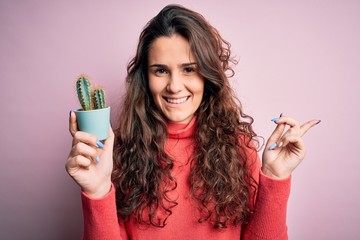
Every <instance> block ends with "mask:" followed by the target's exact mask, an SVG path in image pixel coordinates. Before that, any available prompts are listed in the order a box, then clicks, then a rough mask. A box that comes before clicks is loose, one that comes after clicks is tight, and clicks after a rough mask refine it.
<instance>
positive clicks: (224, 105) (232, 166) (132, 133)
mask: <svg viewBox="0 0 360 240" xmlns="http://www.w3.org/2000/svg"><path fill="white" fill-rule="evenodd" d="M173 34H179V35H181V36H183V37H184V38H185V39H187V40H188V41H189V44H190V47H191V50H192V52H193V54H194V56H195V58H196V61H197V64H198V66H199V73H200V74H201V75H202V76H203V78H204V79H205V84H204V95H203V99H202V102H201V104H200V106H199V108H198V110H197V111H196V115H197V119H196V130H195V136H194V137H195V139H196V141H195V148H194V153H193V155H192V159H191V163H190V164H191V170H190V178H189V181H190V185H191V196H192V198H193V199H195V200H196V202H197V203H198V204H197V206H198V209H199V213H200V215H199V220H198V221H199V222H204V221H207V220H209V221H211V223H212V224H213V226H214V227H215V228H225V227H227V226H228V225H229V223H232V224H234V225H236V224H241V223H246V221H247V220H248V217H249V216H250V214H251V209H250V205H251V204H250V201H251V199H254V196H252V194H255V192H256V189H257V184H256V182H255V181H254V179H253V178H252V177H251V172H250V170H249V168H250V165H251V163H250V161H249V159H248V157H247V154H246V148H253V149H254V147H253V144H252V140H253V139H254V137H255V136H256V134H255V132H254V131H253V129H252V126H251V124H252V123H253V118H252V117H250V116H248V115H246V114H244V113H243V111H242V107H241V103H240V101H239V100H238V99H237V98H236V96H235V94H234V92H233V90H232V89H231V86H230V84H229V81H228V78H229V77H232V76H233V75H234V71H233V69H232V68H231V66H230V64H231V63H233V64H236V61H235V60H234V59H232V58H231V52H230V44H229V43H228V42H227V41H225V40H224V39H223V38H222V37H221V36H220V34H219V33H218V31H217V30H216V29H215V28H214V27H212V26H211V25H210V24H209V23H208V22H207V21H206V20H205V18H204V17H203V16H202V15H200V14H199V13H196V12H194V11H192V10H189V9H186V8H184V7H182V6H179V5H168V6H166V7H165V8H163V9H162V10H161V11H160V13H159V14H158V15H157V16H155V17H154V18H153V19H151V20H150V21H149V22H148V23H147V25H146V26H145V28H144V29H143V31H142V32H141V35H140V37H139V43H138V47H137V52H136V55H135V56H134V58H133V59H132V60H131V61H130V63H129V64H128V67H127V73H128V74H127V78H126V83H127V85H126V86H127V90H126V95H125V98H124V103H123V106H122V110H121V114H120V118H119V120H118V121H119V127H118V128H117V129H116V130H115V135H116V139H115V146H114V171H113V176H112V181H113V183H114V186H115V188H116V203H117V211H118V216H119V217H121V218H122V219H125V220H128V219H129V218H130V216H133V217H134V218H135V219H136V220H137V221H139V222H142V223H146V224H151V225H153V226H157V227H164V226H165V225H166V220H167V218H168V217H169V216H170V215H171V214H172V208H173V207H175V206H176V205H177V203H176V201H175V200H173V199H171V198H170V197H169V196H168V193H169V192H171V191H173V190H174V189H175V188H176V187H177V182H176V179H175V178H174V177H172V175H171V170H172V168H173V166H174V164H173V159H172V158H171V157H170V156H168V155H167V153H166V152H165V150H164V144H165V140H166V138H167V120H166V119H165V118H164V116H163V115H162V113H161V112H160V111H159V109H158V108H157V107H156V105H155V103H154V100H153V98H152V95H151V93H150V90H149V86H148V76H147V67H148V63H147V61H148V52H149V48H150V46H151V44H152V43H153V42H154V40H156V39H157V38H159V37H163V36H166V37H170V36H172V35H173ZM254 150H255V149H254ZM160 212H163V213H165V216H166V217H163V218H161V217H159V215H160V214H159V213H160Z"/></svg>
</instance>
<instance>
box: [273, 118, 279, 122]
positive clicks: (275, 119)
mask: <svg viewBox="0 0 360 240" xmlns="http://www.w3.org/2000/svg"><path fill="white" fill-rule="evenodd" d="M279 120H280V118H278V117H277V118H273V119H271V121H272V122H276V121H279Z"/></svg>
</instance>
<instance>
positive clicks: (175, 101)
mask: <svg viewBox="0 0 360 240" xmlns="http://www.w3.org/2000/svg"><path fill="white" fill-rule="evenodd" d="M189 98H190V96H187V97H182V98H167V97H164V99H165V101H167V102H168V103H172V104H180V103H184V102H186V100H188V99H189Z"/></svg>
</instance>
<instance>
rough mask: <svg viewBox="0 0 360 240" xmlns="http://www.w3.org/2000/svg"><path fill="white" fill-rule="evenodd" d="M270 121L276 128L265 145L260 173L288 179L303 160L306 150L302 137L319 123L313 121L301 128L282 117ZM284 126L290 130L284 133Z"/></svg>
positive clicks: (292, 121) (287, 118) (290, 119)
mask: <svg viewBox="0 0 360 240" xmlns="http://www.w3.org/2000/svg"><path fill="white" fill-rule="evenodd" d="M272 121H273V122H274V123H276V124H277V127H276V128H275V130H274V132H273V133H272V134H271V136H270V138H269V140H268V141H267V143H266V147H265V150H264V152H263V157H262V172H263V173H264V174H265V175H266V176H268V177H271V178H275V179H283V178H287V177H289V176H290V175H291V173H292V172H293V171H294V170H295V168H296V167H297V166H298V165H299V164H300V163H301V161H302V160H303V159H304V157H305V153H306V149H305V146H304V142H303V139H302V137H303V136H304V135H305V133H306V132H307V131H308V130H309V129H310V128H312V127H313V126H315V125H316V124H318V123H319V122H320V121H319V120H315V119H314V120H311V121H309V122H307V123H305V124H303V125H301V126H300V124H299V123H298V122H297V121H295V120H294V119H292V118H289V117H284V116H281V117H279V118H275V119H273V120H272ZM286 125H288V126H289V127H290V128H289V129H288V130H287V131H286V132H285V133H284V131H285V127H286Z"/></svg>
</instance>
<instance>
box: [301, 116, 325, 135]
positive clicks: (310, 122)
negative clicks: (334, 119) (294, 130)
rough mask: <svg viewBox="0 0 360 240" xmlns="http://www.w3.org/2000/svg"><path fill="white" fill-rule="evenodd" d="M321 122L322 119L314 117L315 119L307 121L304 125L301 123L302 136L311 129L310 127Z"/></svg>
mask: <svg viewBox="0 0 360 240" xmlns="http://www.w3.org/2000/svg"><path fill="white" fill-rule="evenodd" d="M320 122H321V120H317V119H313V120H310V121H308V122H307V123H304V124H303V125H301V127H300V134H301V136H304V135H305V133H307V131H309V129H310V128H312V127H313V126H315V125H317V124H319V123H320Z"/></svg>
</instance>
